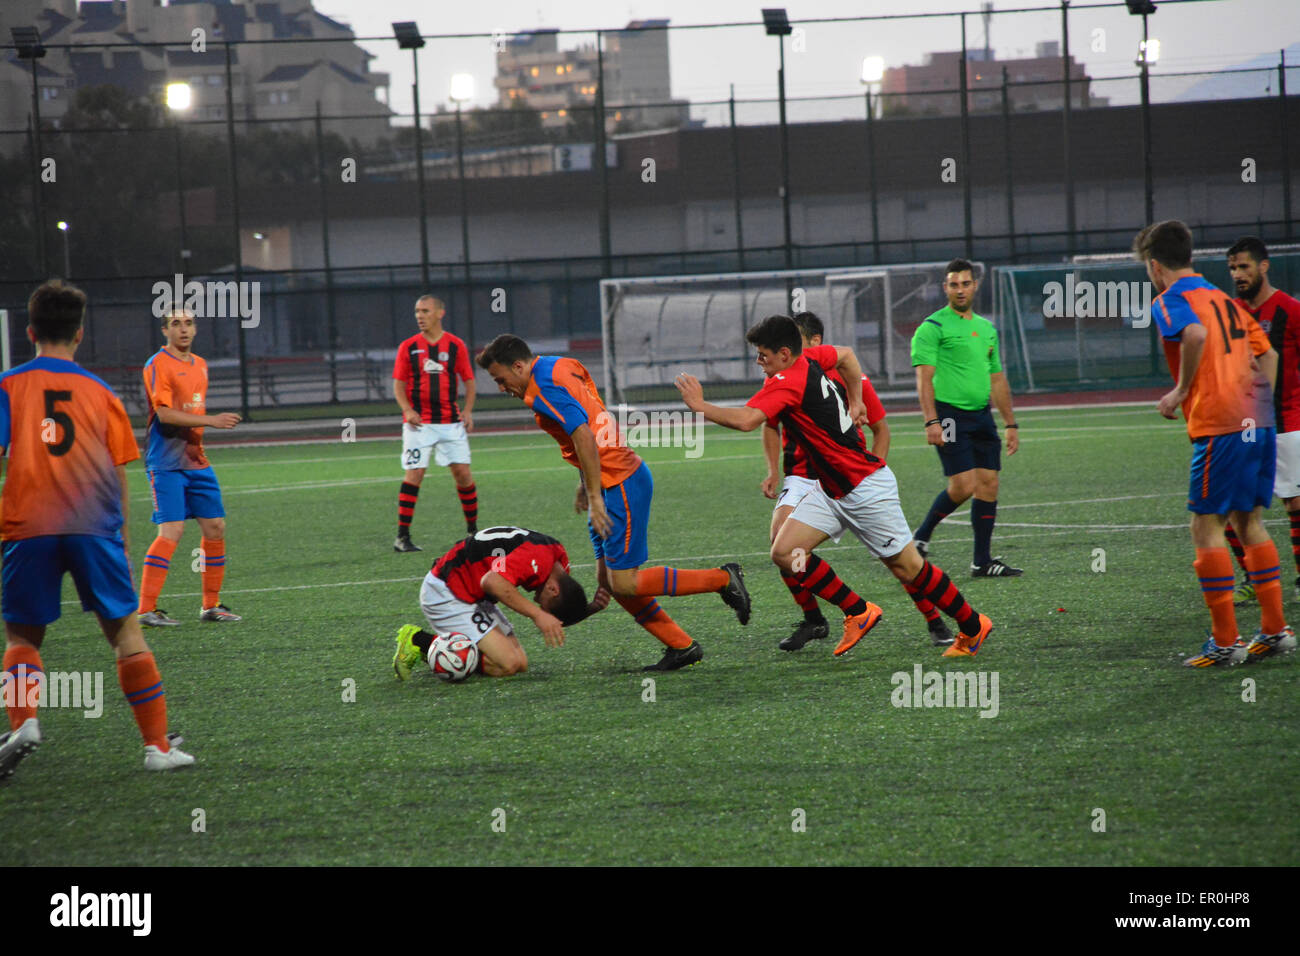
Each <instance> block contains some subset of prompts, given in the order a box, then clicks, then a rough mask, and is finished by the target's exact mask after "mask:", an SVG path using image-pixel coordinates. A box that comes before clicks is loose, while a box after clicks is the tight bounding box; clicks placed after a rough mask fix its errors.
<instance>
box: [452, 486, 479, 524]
mask: <svg viewBox="0 0 1300 956" xmlns="http://www.w3.org/2000/svg"><path fill="white" fill-rule="evenodd" d="M456 494H457V496H458V497H459V498H460V511H461V514H463V515H464V516H465V529H466V530H467V531H469V533H470V534H473V533H474V532H475V531H477V530H478V485H476V484H474V483H473V482H470V483H469V484H468V485H465V487H463V488H462V487H461V486H460V485H457V486H456Z"/></svg>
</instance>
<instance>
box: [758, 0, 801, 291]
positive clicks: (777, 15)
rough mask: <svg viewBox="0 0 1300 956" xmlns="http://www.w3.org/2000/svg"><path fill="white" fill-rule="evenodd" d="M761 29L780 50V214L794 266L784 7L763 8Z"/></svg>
mask: <svg viewBox="0 0 1300 956" xmlns="http://www.w3.org/2000/svg"><path fill="white" fill-rule="evenodd" d="M763 29H764V30H766V31H767V35H768V36H770V37H776V42H777V44H779V47H780V50H781V67H780V69H779V70H777V74H776V81H777V96H778V98H779V100H780V109H781V216H782V219H783V222H784V224H785V267H786V268H787V269H793V268H794V252H793V248H792V245H791V239H790V137H789V130H788V128H787V126H786V122H785V38H786V37H788V36H789V35H790V34H791V33H793V32H794V30H793V28H792V27H791V26H790V18H789V16H787V15H786V12H785V8H784V7H765V8H764V9H763Z"/></svg>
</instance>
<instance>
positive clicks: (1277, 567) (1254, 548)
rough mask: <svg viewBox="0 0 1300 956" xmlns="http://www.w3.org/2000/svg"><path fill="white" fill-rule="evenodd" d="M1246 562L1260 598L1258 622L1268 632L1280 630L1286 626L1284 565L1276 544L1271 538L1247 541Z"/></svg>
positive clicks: (1251, 580) (1247, 571)
mask: <svg viewBox="0 0 1300 956" xmlns="http://www.w3.org/2000/svg"><path fill="white" fill-rule="evenodd" d="M1245 551H1246V554H1245V559H1244V561H1243V563H1244V564H1245V566H1246V574H1247V575H1248V576H1249V577H1250V583H1251V584H1253V585H1254V586H1255V596H1256V597H1257V598H1258V599H1259V626H1260V628H1261V629H1262V630H1263V631H1264V633H1265V634H1278V633H1280V632H1281V630H1282V628H1284V627H1286V618H1285V617H1284V616H1283V614H1282V581H1281V576H1282V569H1281V564H1280V561H1279V559H1278V555H1277V545H1275V544H1274V543H1273V542H1272V541H1264V542H1261V543H1260V544H1248V545H1246V549H1245Z"/></svg>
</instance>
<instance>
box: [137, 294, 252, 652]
mask: <svg viewBox="0 0 1300 956" xmlns="http://www.w3.org/2000/svg"><path fill="white" fill-rule="evenodd" d="M162 331H163V336H164V337H165V338H166V339H167V344H166V345H164V346H163V347H162V348H160V349H159V350H158V351H157V352H155V353H154V354H153V356H152V357H151V358H150V359H149V361H147V362H145V364H144V390H145V396H146V398H147V399H148V401H149V424H148V439H147V442H148V444H147V446H146V448H145V468H146V469H147V470H148V474H149V486H150V489H151V490H152V491H153V503H154V512H153V523H154V524H156V525H158V537H156V538H155V539H154V541H153V544H151V545H149V552H148V553H147V554H146V555H145V556H144V574H143V577H142V578H141V580H140V623H141V624H144V625H145V626H146V627H174V626H175V625H177V624H180V621H178V620H176V619H175V618H172V617H168V616H167V612H166V611H162V610H159V608H158V596H159V595H160V594H161V593H162V589H163V584H164V583H165V582H166V580H167V572H168V570H170V568H171V559H172V555H173V554H174V553H175V551H176V545H177V543H179V541H180V540H181V534H182V533H183V532H184V530H185V521H186V519H187V518H193V519H195V520H196V521H197V522H198V524H199V532H200V534H202V536H203V537H202V541H201V546H202V550H201V552H200V554H201V558H200V568H201V574H202V577H203V603H202V604H201V605H200V607H199V620H201V621H215V622H219V623H235V622H237V621H239V620H240V617H239V615H238V614H235V613H233V612H231V610H230V608H228V607H226V606H225V605H224V604H222V603H221V582H222V581H223V580H224V578H225V575H226V509H225V506H224V505H223V504H222V501H221V486H220V485H218V484H217V476H216V473H215V472H213V470H212V466H211V465H210V464H209V463H208V456H207V455H206V454H205V453H204V451H203V429H204V428H205V427H210V428H234V427H235V426H236V425H238V424H239V421H240V418H239V416H238V415H236V414H235V413H234V412H221V413H220V414H217V415H208V414H207V413H206V410H207V400H208V363H207V362H205V361H203V359H201V358H200V357H199V356H197V355H195V354H194V352H193V351H192V346H193V344H194V336H195V334H196V330H195V326H194V316H193V315H192V314H191V313H189V312H187V311H185V310H184V309H173V310H172V311H171V312H169V313H168V314H167V315H165V316H163V325H162Z"/></svg>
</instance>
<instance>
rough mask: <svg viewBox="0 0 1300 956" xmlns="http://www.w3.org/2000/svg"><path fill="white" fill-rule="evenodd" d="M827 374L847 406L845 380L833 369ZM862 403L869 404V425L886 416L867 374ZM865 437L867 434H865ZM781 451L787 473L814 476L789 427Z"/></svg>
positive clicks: (801, 476) (800, 476)
mask: <svg viewBox="0 0 1300 956" xmlns="http://www.w3.org/2000/svg"><path fill="white" fill-rule="evenodd" d="M826 375H827V377H828V378H829V379H830V380H831V384H832V385H833V386H834V387H835V388H838V389H839V390H840V394H841V395H844V396H845V399H846V402H845V405H846V407H847V398H848V394H847V392H845V390H844V380H843V379H842V378H840V373H839V372H837V371H836V370H835V369H831V370H829V371H828V372H827V373H826ZM862 404H864V405H866V406H867V424H868V425H874V424H876V422H878V421H880V420H881V419H882V418H884V417H885V406H884V405H882V404H881V402H880V396H879V395H877V394H876V390H875V388H873V387H872V385H871V379H869V378H867V376H866V375H865V374H863V376H862ZM863 438H864V439H865V438H866V436H865V435H864V436H863ZM781 452H782V456H781V467H782V469H783V471H784V473H785V474H787V475H794V476H795V477H797V478H812V477H813V476H812V475H811V474H809V473H808V456H807V455H805V454H804V452H803V449H802V448H801V447H800V446H799V443H798V442H796V441H795V440H794V433H793V432H791V431H790V429H788V428H786V429H784V430H782V432H781Z"/></svg>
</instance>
